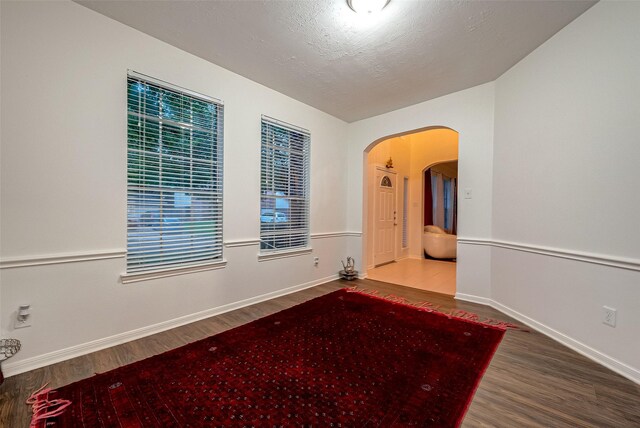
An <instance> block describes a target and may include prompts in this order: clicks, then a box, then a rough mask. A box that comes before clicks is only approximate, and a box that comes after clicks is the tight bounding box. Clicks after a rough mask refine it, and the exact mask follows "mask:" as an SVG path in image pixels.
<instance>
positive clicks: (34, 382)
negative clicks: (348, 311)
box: [0, 280, 640, 428]
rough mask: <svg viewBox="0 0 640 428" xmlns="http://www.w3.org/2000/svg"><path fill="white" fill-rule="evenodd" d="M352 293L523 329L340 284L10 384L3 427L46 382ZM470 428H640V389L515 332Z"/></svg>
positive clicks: (23, 412)
mask: <svg viewBox="0 0 640 428" xmlns="http://www.w3.org/2000/svg"><path fill="white" fill-rule="evenodd" d="M352 285H358V286H359V287H363V288H367V289H375V290H378V291H380V292H381V293H387V294H394V295H397V296H401V297H404V298H406V299H409V300H411V301H416V302H417V301H425V300H427V301H430V302H432V303H435V304H439V305H442V306H443V307H444V308H460V309H465V310H467V311H472V312H475V313H478V314H479V315H482V316H487V317H492V318H497V319H502V320H506V321H510V322H514V323H516V324H519V323H518V322H517V321H515V320H513V319H511V318H509V317H508V316H506V315H504V314H502V313H500V312H498V311H496V310H494V309H492V308H489V307H487V306H483V305H476V304H473V303H466V302H459V301H456V300H454V299H453V298H451V297H450V296H446V295H443V294H437V293H430V292H427V291H422V290H418V289H414V288H408V287H402V286H397V285H392V284H386V283H382V282H377V281H371V280H358V281H354V282H344V281H333V282H330V283H327V284H323V285H320V286H318V287H314V288H310V289H307V290H304V291H300V292H297V293H294V294H290V295H287V296H283V297H279V298H277V299H273V300H270V301H267V302H263V303H259V304H256V305H253V306H250V307H246V308H242V309H238V310H236V311H233V312H228V313H226V314H223V315H219V316H215V317H212V318H209V319H206V320H203V321H199V322H195V323H192V324H189V325H186V326H183V327H179V328H175V329H172V330H169V331H166V332H163V333H158V334H155V335H153V336H149V337H146V338H143V339H139V340H136V341H133V342H129V343H125V344H122V345H118V346H115V347H113V348H109V349H105V350H103V351H99V352H94V353H92V354H88V355H84V356H81V357H78V358H74V359H72V360H68V361H64V362H61V363H58V364H54V365H51V366H48V367H43V368H41V369H37V370H33V371H30V372H28V373H23V374H20V375H17V376H13V377H10V378H7V379H6V380H5V383H4V384H3V385H2V386H0V427H11V428H14V427H28V426H29V420H30V412H29V408H28V406H27V405H25V404H24V401H25V399H26V397H27V396H28V395H29V393H30V392H31V391H34V390H35V389H37V388H39V387H40V386H41V385H43V384H44V383H46V382H49V385H50V386H51V387H53V388H56V387H60V386H63V385H66V384H69V383H71V382H75V381H77V380H80V379H83V378H86V377H89V376H92V375H93V374H94V373H96V372H104V371H107V370H111V369H114V368H116V367H119V366H122V365H126V364H129V363H131V362H134V361H138V360H141V359H143V358H147V357H149V356H152V355H155V354H159V353H162V352H164V351H167V350H169V349H172V348H177V347H179V346H182V345H185V344H187V343H189V342H193V341H195V340H198V339H202V338H205V337H207V336H211V335H214V334H216V333H220V332H222V331H224V330H227V329H230V328H233V327H236V326H239V325H242V324H245V323H247V322H249V321H252V320H254V319H257V318H260V317H263V316H266V315H269V314H272V313H274V312H278V311H280V310H282V309H286V308H288V307H291V306H293V305H296V304H299V303H302V302H304V301H307V300H309V299H312V298H314V297H318V296H320V295H323V294H326V293H330V292H332V291H334V290H337V289H339V288H342V287H346V286H352ZM463 427H617V428H619V427H640V386H639V385H636V384H634V383H633V382H631V381H629V380H627V379H625V378H623V377H622V376H619V375H617V374H616V373H614V372H612V371H611V370H609V369H607V368H605V367H603V366H601V365H599V364H596V363H594V362H592V361H591V360H589V359H587V358H586V357H583V356H582V355H580V354H578V353H576V352H574V351H572V350H570V349H568V348H566V347H565V346H563V345H561V344H559V343H557V342H555V341H554V340H552V339H550V338H548V337H546V336H544V335H542V334H540V333H537V332H535V331H532V332H530V333H526V332H522V331H508V332H507V334H506V335H505V338H504V340H503V341H502V343H501V344H500V347H499V348H498V351H497V352H496V354H495V356H494V358H493V360H492V362H491V365H490V366H489V369H488V370H487V372H486V374H485V376H484V378H483V380H482V382H481V384H480V387H479V388H478V390H477V392H476V394H475V397H474V399H473V402H472V404H471V407H470V408H469V411H468V412H467V415H466V417H465V419H464V422H463Z"/></svg>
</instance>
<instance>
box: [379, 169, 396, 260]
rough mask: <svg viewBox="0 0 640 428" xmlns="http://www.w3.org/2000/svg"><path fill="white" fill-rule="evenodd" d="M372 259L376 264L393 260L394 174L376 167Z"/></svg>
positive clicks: (394, 241)
mask: <svg viewBox="0 0 640 428" xmlns="http://www.w3.org/2000/svg"><path fill="white" fill-rule="evenodd" d="M375 177H376V178H375V182H374V186H375V191H374V195H375V196H374V197H375V222H374V231H373V235H374V240H373V245H374V247H373V248H374V250H373V261H374V264H375V265H376V266H379V265H381V264H385V263H389V262H392V261H394V260H395V258H396V254H395V248H396V215H397V210H396V175H395V174H394V173H391V172H389V171H384V170H378V169H376V174H375Z"/></svg>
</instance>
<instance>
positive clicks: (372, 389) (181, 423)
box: [32, 289, 504, 428]
mask: <svg viewBox="0 0 640 428" xmlns="http://www.w3.org/2000/svg"><path fill="white" fill-rule="evenodd" d="M503 335H504V327H502V326H500V327H497V326H492V325H487V324H483V323H479V322H476V321H470V320H465V319H459V318H456V317H454V316H451V315H445V314H441V313H437V312H434V311H432V310H430V309H428V308H416V307H413V306H409V305H406V304H403V303H399V302H390V301H388V300H385V299H382V298H377V297H373V296H369V295H366V294H363V293H359V292H354V291H352V290H347V289H343V290H339V291H336V292H333V293H331V294H328V295H325V296H322V297H318V298H316V299H313V300H311V301H308V302H306V303H303V304H300V305H298V306H294V307H292V308H290V309H287V310H284V311H282V312H279V313H276V314H274V315H270V316H268V317H265V318H261V319H259V320H256V321H254V322H251V323H249V324H246V325H243V326H241V327H237V328H235V329H232V330H229V331H226V332H224V333H221V334H218V335H215V336H212V337H209V338H207V339H204V340H200V341H198V342H194V343H191V344H189V345H186V346H183V347H180V348H177V349H174V350H172V351H169V352H165V353H163V354H160V355H156V356H154V357H151V358H148V359H146V360H142V361H140V362H137V363H134V364H129V365H127V366H124V367H121V368H118V369H115V370H112V371H109V372H106V373H103V374H99V375H96V376H93V377H91V378H88V379H84V380H81V381H79V382H76V383H73V384H71V385H67V386H65V387H62V388H60V389H59V390H58V391H45V392H43V393H40V394H39V395H37V396H35V397H34V400H32V404H33V406H34V413H35V414H39V415H40V416H41V418H40V419H38V420H35V419H34V424H33V425H32V426H43V427H44V426H47V427H122V428H130V427H163V428H164V427H212V426H224V427H229V426H233V427H235V426H247V427H250V426H307V427H310V426H317V427H331V426H333V427H362V426H370V427H373V426H375V427H390V426H393V427H402V426H423V427H424V426H437V427H454V426H458V425H460V423H461V421H462V418H463V417H464V414H465V412H466V409H467V407H468V406H469V404H470V402H471V399H472V397H473V394H474V392H475V389H476V388H477V386H478V383H479V382H480V379H481V378H482V375H483V373H484V371H485V369H486V368H487V366H488V365H489V362H490V361H491V358H492V356H493V354H494V352H495V350H496V348H497V347H498V344H499V343H500V340H501V339H502V337H503ZM47 400H48V401H47ZM55 400H59V401H55ZM63 400H70V402H71V404H69V405H68V407H66V408H65V409H62V410H61V411H60V412H55V410H56V405H55V404H56V403H57V406H58V407H64V406H65V404H67V402H66V401H63ZM47 402H49V403H54V405H52V406H51V407H47V404H46V403H47ZM47 411H52V412H53V413H52V415H51V416H49V417H47V416H45V414H46V412H47ZM56 413H60V414H56Z"/></svg>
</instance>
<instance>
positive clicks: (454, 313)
mask: <svg viewBox="0 0 640 428" xmlns="http://www.w3.org/2000/svg"><path fill="white" fill-rule="evenodd" d="M346 290H347V291H348V292H350V293H359V294H364V295H368V296H373V297H377V298H379V299H384V300H388V301H390V302H394V303H400V304H402V305H406V306H412V307H414V308H416V309H420V310H423V311H426V312H437V313H440V314H443V315H447V316H449V317H451V318H458V319H463V320H468V321H473V322H477V323H480V324H487V325H490V326H493V327H498V328H502V329H505V330H506V329H511V330H520V331H526V332H528V331H529V330H526V329H524V328H522V327H520V326H519V325H516V324H513V323H510V322H507V321H501V320H497V319H494V318H488V317H484V318H483V317H480V315H478V314H476V313H473V312H468V311H465V310H463V309H449V310H447V309H443V308H442V306H440V305H434V304H433V303H431V302H427V301H424V302H412V301H410V300H407V299H405V298H404V297H399V296H395V295H393V294H386V295H382V294H380V292H379V291H378V290H370V289H367V288H360V287H358V286H357V285H354V286H353V287H349V288H347V289H346Z"/></svg>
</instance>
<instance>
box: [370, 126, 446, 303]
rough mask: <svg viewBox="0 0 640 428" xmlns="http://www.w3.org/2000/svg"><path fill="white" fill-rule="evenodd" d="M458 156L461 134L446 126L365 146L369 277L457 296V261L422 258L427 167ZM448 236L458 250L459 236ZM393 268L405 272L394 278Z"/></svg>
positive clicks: (393, 137) (417, 131)
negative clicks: (457, 239)
mask: <svg viewBox="0 0 640 428" xmlns="http://www.w3.org/2000/svg"><path fill="white" fill-rule="evenodd" d="M457 160H458V133H457V132H456V131H455V130H453V129H450V128H447V127H444V126H434V127H428V128H423V129H419V130H413V131H408V132H405V133H402V134H397V135H392V136H388V137H384V138H380V139H378V140H376V141H375V142H373V143H372V144H370V145H369V146H368V147H367V148H366V149H365V150H364V168H363V172H364V174H363V183H364V194H363V258H362V260H363V268H364V270H365V271H366V272H367V276H368V277H370V278H372V279H377V280H382V281H385V282H392V283H395V284H400V285H407V286H414V287H416V288H423V289H430V290H431V291H436V292H444V293H446V294H454V292H455V264H452V263H451V260H449V261H441V260H435V259H432V260H433V262H432V263H431V264H430V265H428V263H426V262H422V261H423V260H425V258H424V255H423V254H424V251H423V234H424V231H425V227H424V226H425V225H424V219H425V216H424V212H425V201H424V199H425V183H424V172H425V169H426V168H429V167H431V166H433V165H436V164H441V163H443V162H457ZM456 179H457V175H456ZM427 193H428V192H427ZM449 196H450V195H449ZM450 231H451V228H450ZM448 235H452V234H451V233H449V234H448ZM429 236H431V235H429ZM445 239H448V240H449V241H450V242H451V240H453V248H454V251H455V245H456V244H455V239H456V238H455V236H448V237H445ZM436 255H438V253H436ZM445 264H446V266H445ZM394 271H396V272H400V273H401V274H400V275H395V277H394V274H393V272H394ZM383 272H384V273H385V274H384V275H383V274H382V273H383ZM435 276H438V277H439V278H438V281H435V279H434V278H435ZM445 279H446V281H445ZM444 282H447V284H445V283H444ZM429 287H430V288H429Z"/></svg>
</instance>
